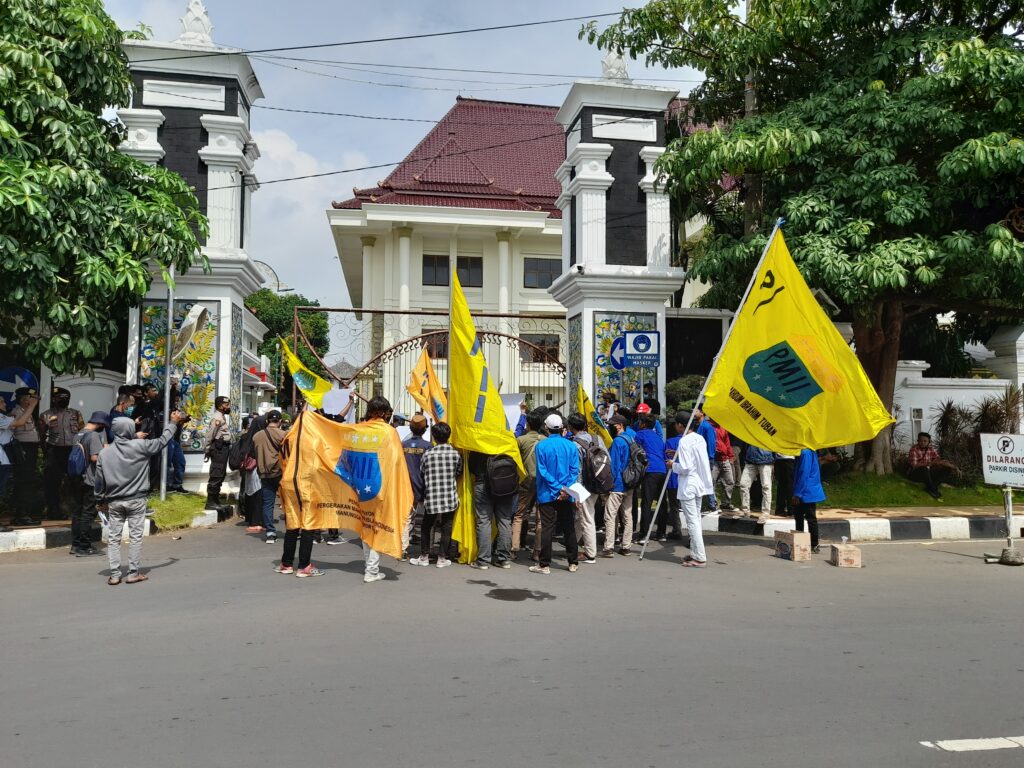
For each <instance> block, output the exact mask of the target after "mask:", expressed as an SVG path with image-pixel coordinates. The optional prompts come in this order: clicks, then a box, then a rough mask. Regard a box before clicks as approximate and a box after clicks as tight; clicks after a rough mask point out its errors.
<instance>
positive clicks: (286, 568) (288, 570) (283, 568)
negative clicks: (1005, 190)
mask: <svg viewBox="0 0 1024 768" xmlns="http://www.w3.org/2000/svg"><path fill="white" fill-rule="evenodd" d="M274 573H283V574H284V575H285V576H291V575H292V574H293V573H295V569H294V568H293V567H292V566H290V565H285V564H284V563H281V564H280V565H279V566H277V567H276V568H275V569H274Z"/></svg>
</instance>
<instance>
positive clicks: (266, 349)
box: [245, 288, 331, 404]
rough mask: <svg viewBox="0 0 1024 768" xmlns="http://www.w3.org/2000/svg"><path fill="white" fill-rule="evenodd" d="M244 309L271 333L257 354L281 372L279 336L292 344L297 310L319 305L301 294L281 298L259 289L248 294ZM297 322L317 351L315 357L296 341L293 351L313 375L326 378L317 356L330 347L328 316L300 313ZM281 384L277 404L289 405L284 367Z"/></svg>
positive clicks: (289, 383) (288, 386) (288, 378)
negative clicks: (263, 356) (247, 309)
mask: <svg viewBox="0 0 1024 768" xmlns="http://www.w3.org/2000/svg"><path fill="white" fill-rule="evenodd" d="M245 306H247V307H248V308H249V310H250V311H251V312H252V313H253V314H254V315H256V317H258V318H259V319H260V322H262V323H263V324H264V325H266V326H267V327H268V328H269V329H270V330H269V331H268V332H267V335H266V338H265V339H264V340H263V343H262V344H261V345H260V348H259V352H260V354H261V355H266V356H267V357H268V358H270V367H271V370H273V371H279V370H281V368H280V366H281V345H280V344H278V342H277V339H278V337H281V338H283V339H284V340H285V341H287V342H288V344H289V346H290V345H291V343H292V324H293V322H294V317H295V308H296V307H319V306H320V302H318V301H316V300H315V299H307V298H306V297H305V296H303V295H302V294H300V293H290V294H288V295H286V296H281V295H279V294H276V293H274V292H273V291H272V290H270V289H269V288H261V289H260V290H258V291H256V293H253V294H250V295H249V297H248V298H247V299H246V300H245ZM299 322H301V323H302V330H303V331H304V332H305V334H306V338H307V339H309V343H310V344H312V345H313V349H314V350H315V352H316V355H314V354H313V353H312V352H310V350H309V348H308V347H307V346H306V345H305V344H304V343H303V342H302V339H301V338H300V339H299V343H298V345H297V348H296V349H293V350H292V351H293V352H295V354H296V355H298V356H299V359H300V360H302V362H303V363H305V364H306V366H307V367H308V368H309V369H310V370H311V371H313V372H314V373H316V374H318V375H320V376H325V375H326V374H325V371H324V368H323V366H322V365H321V364H320V360H318V359H317V356H319V357H320V358H323V356H324V355H326V354H327V352H328V350H329V349H330V347H331V338H330V327H329V326H328V323H327V314H326V313H324V312H303V313H301V314H300V315H299ZM282 381H283V382H284V383H285V387H284V391H283V392H280V393H278V401H279V402H281V403H282V404H291V386H292V380H291V376H290V375H289V374H288V370H287V368H286V369H284V372H283V378H282Z"/></svg>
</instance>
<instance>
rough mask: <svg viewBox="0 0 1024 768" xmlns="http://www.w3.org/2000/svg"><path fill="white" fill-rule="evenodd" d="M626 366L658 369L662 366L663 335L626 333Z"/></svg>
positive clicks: (656, 333)
mask: <svg viewBox="0 0 1024 768" xmlns="http://www.w3.org/2000/svg"><path fill="white" fill-rule="evenodd" d="M622 339H623V341H624V342H625V365H626V366H627V367H629V368H657V367H658V366H660V365H661V334H660V333H659V332H658V331H626V335H625V336H623V337H622Z"/></svg>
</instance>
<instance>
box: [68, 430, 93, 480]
mask: <svg viewBox="0 0 1024 768" xmlns="http://www.w3.org/2000/svg"><path fill="white" fill-rule="evenodd" d="M88 466H89V457H88V456H86V455H85V446H84V445H82V433H81V432H79V433H78V435H76V436H75V444H74V445H73V446H71V453H69V454H68V470H67V471H68V477H82V476H83V475H84V474H85V470H86V469H87V468H88Z"/></svg>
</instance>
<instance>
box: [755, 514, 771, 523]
mask: <svg viewBox="0 0 1024 768" xmlns="http://www.w3.org/2000/svg"><path fill="white" fill-rule="evenodd" d="M768 517H769V516H768V515H758V516H757V524H758V525H764V524H765V523H767V522H768Z"/></svg>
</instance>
